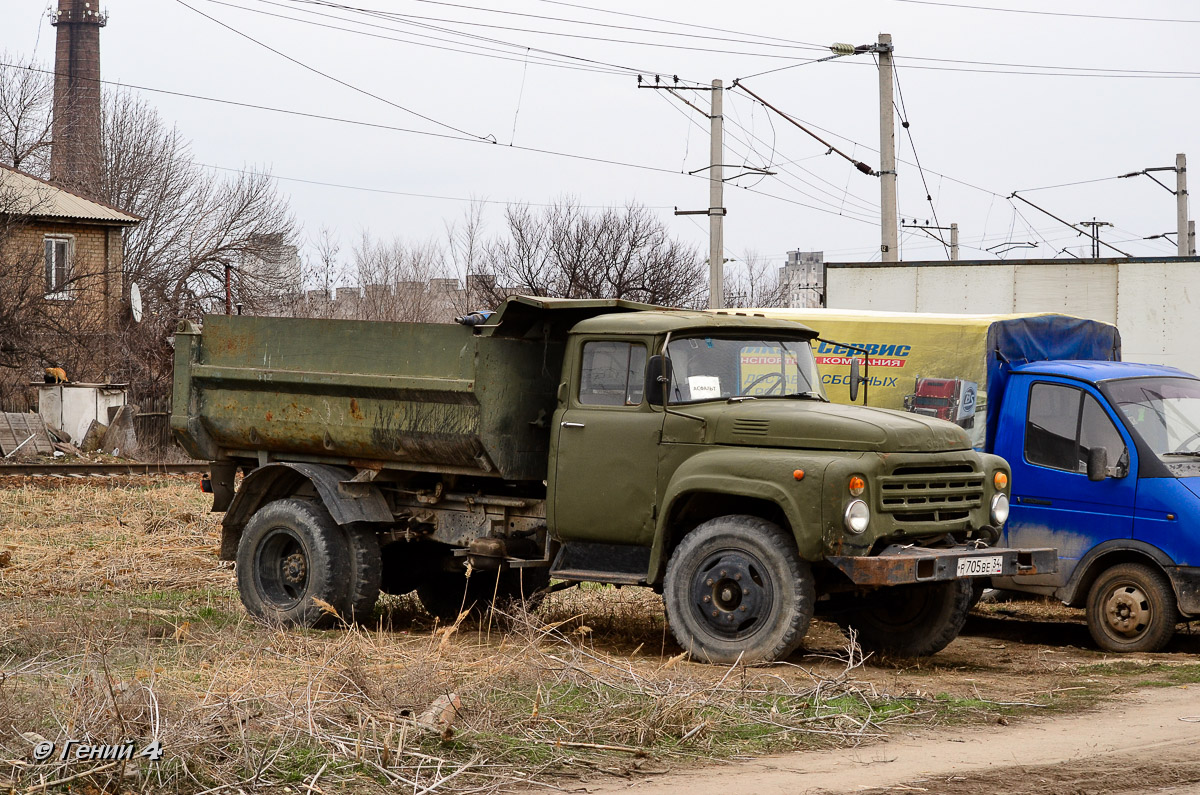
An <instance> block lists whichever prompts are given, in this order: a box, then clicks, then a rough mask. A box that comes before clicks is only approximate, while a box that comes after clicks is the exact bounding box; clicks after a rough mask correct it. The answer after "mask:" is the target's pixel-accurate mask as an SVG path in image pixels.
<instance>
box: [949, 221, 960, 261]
mask: <svg viewBox="0 0 1200 795" xmlns="http://www.w3.org/2000/svg"><path fill="white" fill-rule="evenodd" d="M950 259H952V260H957V259H958V224H950Z"/></svg>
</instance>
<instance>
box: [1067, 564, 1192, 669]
mask: <svg viewBox="0 0 1200 795" xmlns="http://www.w3.org/2000/svg"><path fill="white" fill-rule="evenodd" d="M1178 622H1179V609H1178V607H1177V605H1176V603H1175V591H1173V590H1172V589H1171V583H1170V582H1168V581H1167V578H1166V577H1165V576H1164V575H1163V574H1162V572H1160V571H1159V570H1158V569H1155V568H1152V567H1150V566H1147V565H1145V564H1142V563H1121V564H1118V565H1116V566H1113V567H1112V568H1111V569H1108V570H1106V571H1104V572H1103V573H1101V575H1100V576H1099V577H1097V578H1096V581H1095V582H1094V583H1092V588H1091V590H1090V591H1088V599H1087V623H1088V630H1089V631H1090V632H1091V633H1092V639H1093V640H1095V641H1096V645H1097V646H1099V647H1100V648H1102V649H1104V650H1105V651H1115V652H1152V651H1158V650H1159V649H1161V648H1162V647H1163V646H1166V645H1167V643H1168V641H1170V640H1171V636H1172V635H1174V634H1175V625H1176V624H1177V623H1178Z"/></svg>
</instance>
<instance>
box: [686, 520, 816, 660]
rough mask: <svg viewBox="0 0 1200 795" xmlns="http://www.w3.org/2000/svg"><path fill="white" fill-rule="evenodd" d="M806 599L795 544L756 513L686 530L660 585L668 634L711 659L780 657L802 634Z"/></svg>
mask: <svg viewBox="0 0 1200 795" xmlns="http://www.w3.org/2000/svg"><path fill="white" fill-rule="evenodd" d="M814 600H815V588H814V584H813V576H812V571H811V570H810V569H809V566H808V564H807V563H806V562H804V561H802V560H800V557H799V555H797V553H796V544H795V541H794V540H793V539H792V537H791V536H789V535H788V534H787V533H785V532H784V531H783V530H782V529H781V528H780V527H779V526H778V525H776V524H774V523H772V522H768V521H767V520H765V519H760V518H758V517H756V516H722V517H720V518H718V519H711V520H709V521H707V522H704V523H703V524H701V525H700V526H698V527H697V528H696V529H694V530H692V531H691V532H690V533H688V534H687V535H686V536H684V538H683V540H682V541H681V542H680V543H679V546H678V547H676V548H675V551H674V552H673V553H672V554H671V560H670V562H669V563H668V564H667V575H666V579H665V581H664V583H663V603H664V604H665V606H666V611H667V621H668V623H669V624H670V626H671V632H672V633H673V634H674V635H675V639H676V640H678V641H679V644H680V645H681V646H683V647H684V648H685V649H687V650H688V651H689V652H691V653H692V656H693V657H695V658H696V659H698V660H703V661H705V662H711V663H732V662H735V661H737V660H738V659H739V658H740V659H741V661H742V662H746V663H748V662H757V661H762V660H779V659H782V658H784V657H787V655H789V654H791V652H792V651H793V650H795V648H796V647H797V646H799V645H800V642H801V641H802V640H803V639H804V634H805V633H806V632H807V631H808V623H809V621H810V620H811V619H812V613H813V603H814Z"/></svg>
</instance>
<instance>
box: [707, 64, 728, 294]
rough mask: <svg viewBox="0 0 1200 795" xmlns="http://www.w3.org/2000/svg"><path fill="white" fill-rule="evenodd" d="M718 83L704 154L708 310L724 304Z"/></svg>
mask: <svg viewBox="0 0 1200 795" xmlns="http://www.w3.org/2000/svg"><path fill="white" fill-rule="evenodd" d="M722 85H723V84H722V83H721V81H720V80H714V81H712V115H711V117H710V120H711V122H712V131H711V133H712V139H711V141H710V142H709V155H708V165H709V168H708V308H709V309H720V308H721V307H723V306H724V305H725V278H724V270H725V236H724V235H725V230H724V227H723V222H724V220H725V204H724V201H725V174H724V169H722V168H721V161H722V160H723V159H724V154H725V129H724V117H723V115H722V114H723V113H724V101H723V100H724V89H723V88H722Z"/></svg>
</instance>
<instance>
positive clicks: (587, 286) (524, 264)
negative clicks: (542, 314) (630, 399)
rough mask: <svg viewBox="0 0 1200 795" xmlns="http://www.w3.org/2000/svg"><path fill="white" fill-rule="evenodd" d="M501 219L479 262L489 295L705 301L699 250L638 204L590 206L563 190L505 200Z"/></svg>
mask: <svg viewBox="0 0 1200 795" xmlns="http://www.w3.org/2000/svg"><path fill="white" fill-rule="evenodd" d="M505 221H506V227H507V228H506V232H507V235H506V236H502V237H499V238H496V239H493V240H491V241H490V242H489V244H488V245H487V247H486V251H485V255H484V258H483V266H482V268H481V272H482V273H483V274H485V275H487V276H488V277H490V279H491V280H492V284H493V286H492V289H491V293H492V295H491V298H492V300H493V302H495V301H496V300H498V299H500V298H503V297H504V296H505V295H511V294H514V293H529V294H532V295H542V296H556V297H561V298H625V299H629V300H633V301H644V302H647V303H654V304H662V305H665V306H683V307H696V306H701V305H703V303H704V300H705V296H706V293H707V283H706V280H705V278H704V273H703V271H702V268H701V259H700V254H699V252H698V251H697V249H696V248H695V247H694V246H691V245H688V244H685V243H682V242H680V241H678V240H675V239H674V238H671V237H670V236H669V235H668V234H667V230H666V227H665V226H664V225H663V223H662V222H661V221H659V220H658V219H657V218H656V217H655V216H654V214H653V213H652V212H651V211H650V210H648V209H647V208H645V207H643V206H641V205H637V204H630V205H627V206H626V207H625V208H623V209H621V210H615V209H607V210H604V211H603V212H600V213H596V214H591V213H587V212H585V211H584V210H583V209H582V208H581V207H580V206H579V204H578V202H577V201H576V200H575V199H570V198H568V199H562V200H560V201H558V202H555V203H554V204H553V205H551V206H549V207H546V208H543V209H539V210H535V209H533V208H531V207H529V206H528V205H510V206H509V207H508V208H507V209H506V210H505Z"/></svg>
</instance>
